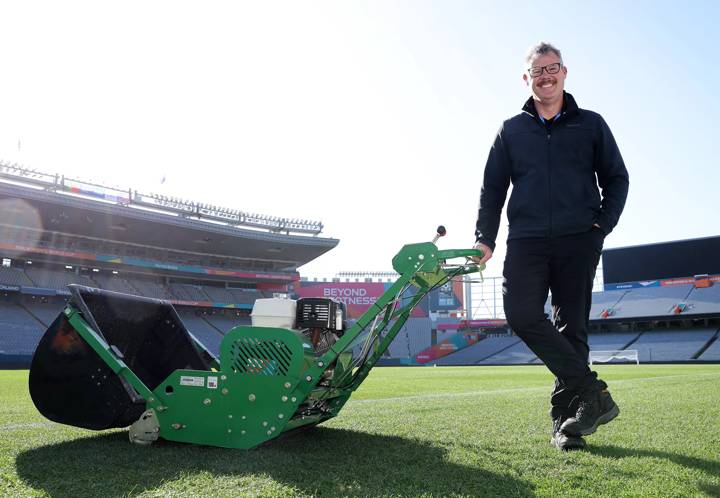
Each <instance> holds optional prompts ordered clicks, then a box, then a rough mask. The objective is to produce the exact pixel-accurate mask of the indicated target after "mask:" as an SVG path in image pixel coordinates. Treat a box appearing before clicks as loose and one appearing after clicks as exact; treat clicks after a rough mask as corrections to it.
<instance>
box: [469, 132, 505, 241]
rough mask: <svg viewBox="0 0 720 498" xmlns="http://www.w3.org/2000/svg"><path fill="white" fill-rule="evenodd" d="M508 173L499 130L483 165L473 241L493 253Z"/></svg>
mask: <svg viewBox="0 0 720 498" xmlns="http://www.w3.org/2000/svg"><path fill="white" fill-rule="evenodd" d="M510 171H511V169H510V159H509V156H508V153H507V149H506V146H505V140H504V133H503V129H502V128H501V129H500V131H498V134H497V136H496V137H495V142H494V143H493V145H492V148H491V149H490V154H489V155H488V159H487V164H485V173H484V175H483V184H482V188H481V189H480V207H479V209H478V218H477V222H476V223H475V240H476V241H477V242H482V243H483V244H485V245H486V246H488V247H489V248H490V249H492V250H493V251H494V250H495V238H496V237H497V233H498V228H499V227H500V214H501V213H502V208H503V206H504V205H505V197H506V196H507V191H508V187H509V186H510Z"/></svg>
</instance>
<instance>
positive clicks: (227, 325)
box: [203, 314, 251, 334]
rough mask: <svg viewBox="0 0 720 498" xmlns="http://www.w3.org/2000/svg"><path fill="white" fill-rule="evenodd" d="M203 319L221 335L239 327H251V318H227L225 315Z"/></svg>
mask: <svg viewBox="0 0 720 498" xmlns="http://www.w3.org/2000/svg"><path fill="white" fill-rule="evenodd" d="M203 318H205V320H207V321H208V322H209V323H210V324H211V325H212V326H213V327H215V328H216V329H217V330H219V331H220V332H221V333H223V334H225V333H227V332H228V331H229V330H230V329H231V328H233V327H237V326H238V325H250V322H251V320H250V317H249V316H225V315H223V314H207V315H204V316H203Z"/></svg>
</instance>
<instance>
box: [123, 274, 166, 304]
mask: <svg viewBox="0 0 720 498" xmlns="http://www.w3.org/2000/svg"><path fill="white" fill-rule="evenodd" d="M128 283H130V285H132V286H133V287H134V288H135V289H136V290H137V292H136V294H138V295H140V296H146V297H154V298H155V299H167V300H174V299H177V298H176V297H175V296H173V295H172V294H170V291H168V290H167V288H166V287H165V286H163V285H161V284H160V283H158V282H154V281H152V280H145V279H139V278H133V279H128Z"/></svg>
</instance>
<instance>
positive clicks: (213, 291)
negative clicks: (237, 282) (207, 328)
mask: <svg viewBox="0 0 720 498" xmlns="http://www.w3.org/2000/svg"><path fill="white" fill-rule="evenodd" d="M203 291H204V292H205V294H207V295H208V297H209V298H210V300H211V301H215V302H217V303H234V302H235V296H234V295H233V294H232V292H230V291H229V290H227V289H226V288H224V287H215V286H212V285H204V286H203Z"/></svg>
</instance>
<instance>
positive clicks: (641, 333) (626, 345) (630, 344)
mask: <svg viewBox="0 0 720 498" xmlns="http://www.w3.org/2000/svg"><path fill="white" fill-rule="evenodd" d="M645 332H647V330H643V331H642V332H640V333H639V334H638V335H636V336H635V338H634V339H632V340H631V341H630V342H628V343H627V344H625V345H624V346H623V347H621V348H620V349H627V348H629V347H630V346H632V345H633V344H635V343H636V342H637V341H638V339H640V337H642V335H643V334H644V333H645Z"/></svg>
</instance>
